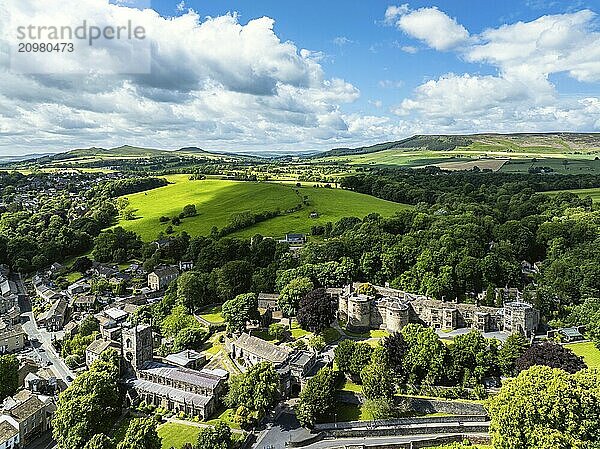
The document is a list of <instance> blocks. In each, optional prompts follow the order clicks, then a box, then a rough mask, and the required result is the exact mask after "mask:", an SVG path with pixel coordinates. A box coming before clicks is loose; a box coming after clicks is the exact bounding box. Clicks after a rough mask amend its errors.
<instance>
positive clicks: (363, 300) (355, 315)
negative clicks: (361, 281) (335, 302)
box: [347, 295, 373, 332]
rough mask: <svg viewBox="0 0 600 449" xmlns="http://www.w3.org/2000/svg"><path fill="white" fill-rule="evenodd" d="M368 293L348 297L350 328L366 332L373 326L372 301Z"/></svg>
mask: <svg viewBox="0 0 600 449" xmlns="http://www.w3.org/2000/svg"><path fill="white" fill-rule="evenodd" d="M372 301H373V299H372V298H370V297H368V296H366V295H353V296H351V297H350V298H348V324H347V327H348V330H351V331H353V332H364V331H366V330H369V328H370V327H371V303H372Z"/></svg>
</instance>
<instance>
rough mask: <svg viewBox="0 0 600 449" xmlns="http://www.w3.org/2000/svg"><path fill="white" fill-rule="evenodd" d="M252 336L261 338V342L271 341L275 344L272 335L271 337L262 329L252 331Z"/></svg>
mask: <svg viewBox="0 0 600 449" xmlns="http://www.w3.org/2000/svg"><path fill="white" fill-rule="evenodd" d="M250 334H251V335H253V336H255V337H258V338H260V339H261V340H265V341H271V342H275V341H276V340H275V337H273V336H272V335H269V332H267V331H264V330H260V329H252V330H251V331H250Z"/></svg>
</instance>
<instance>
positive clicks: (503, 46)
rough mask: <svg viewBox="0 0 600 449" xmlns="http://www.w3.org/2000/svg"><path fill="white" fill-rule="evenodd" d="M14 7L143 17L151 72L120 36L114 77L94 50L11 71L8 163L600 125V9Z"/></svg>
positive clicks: (108, 56) (543, 5)
mask: <svg viewBox="0 0 600 449" xmlns="http://www.w3.org/2000/svg"><path fill="white" fill-rule="evenodd" d="M8 1H9V2H13V4H14V6H12V8H13V9H12V10H10V11H9V12H12V13H13V14H12V15H13V16H14V17H13V19H11V20H12V22H15V23H19V22H18V17H19V15H18V14H17V12H20V13H23V17H25V16H27V17H29V16H33V15H37V16H39V17H42V18H45V17H50V15H51V14H52V17H53V19H52V20H55V21H58V20H59V19H58V18H57V16H56V11H57V10H60V12H61V14H63V15H64V18H63V19H61V20H65V21H69V20H71V21H74V20H81V19H82V18H86V20H88V21H89V22H90V23H91V22H94V21H97V22H99V23H111V22H110V21H111V20H112V21H114V20H117V19H116V18H117V17H119V18H122V17H125V16H126V17H131V18H132V20H134V21H135V22H136V23H143V24H144V26H146V28H147V29H148V30H149V33H148V34H149V39H148V40H147V41H146V43H150V42H151V44H152V63H151V70H150V73H148V74H137V75H135V74H127V73H120V72H119V70H118V67H119V63H120V62H123V61H122V60H120V59H119V58H120V57H121V56H120V53H119V52H118V50H119V48H118V47H116V46H114V45H113V43H111V46H110V47H108V48H110V51H109V52H104V53H102V54H100V53H98V54H95V55H94V57H93V59H94V61H101V65H102V66H103V67H107V66H108V67H111V68H116V69H115V73H109V74H99V73H96V72H97V71H96V70H95V69H92V68H91V66H90V65H89V64H90V61H91V58H88V59H86V58H84V57H83V56H82V55H81V54H74V55H72V57H73V58H75V59H74V60H73V61H68V64H67V63H61V64H54V66H52V65H50V67H57V66H60V67H62V68H64V67H66V66H68V67H71V65H75V66H77V67H78V72H77V73H76V74H69V73H48V74H39V73H38V74H36V75H29V74H27V73H15V71H14V70H11V66H10V65H9V66H8V67H4V68H2V66H1V65H0V81H3V83H2V85H3V86H4V87H3V88H1V87H0V153H4V154H7V153H15V152H23V151H29V152H33V151H58V150H62V149H68V148H72V147H86V146H92V145H94V146H105V147H108V146H113V145H120V144H124V143H127V144H132V145H140V146H153V147H163V148H178V147H182V146H188V145H197V146H201V147H203V148H207V149H215V150H221V151H261V150H269V151H282V152H295V151H308V150H325V149H329V148H333V147H339V146H358V145H364V144H371V143H375V142H379V141H386V140H394V139H400V138H403V137H407V136H410V135H412V134H416V133H472V132H487V131H495V132H525V131H590V132H591V131H596V132H598V131H600V19H599V17H598V14H600V2H599V1H589V0H588V1H586V0H578V1H541V0H528V1H522V0H521V1H482V2H473V1H468V0H453V1H435V2H431V1H414V2H409V3H402V2H390V1H379V0H369V1H365V0H362V1H360V0H346V1H318V2H317V1H304V2H293V3H292V2H285V1H284V2H282V1H272V0H268V1H267V0H254V1H225V0H211V1H210V2H207V1H201V0H186V1H184V2H179V1H172V0H154V1H153V2H152V3H151V8H152V9H153V10H154V11H155V12H156V13H158V14H155V13H153V12H151V11H147V10H146V11H140V10H137V9H133V8H127V7H126V6H124V5H127V1H125V0H122V1H120V0H114V1H115V2H118V3H117V4H112V5H108V4H107V2H106V0H84V1H80V2H76V1H75V0H63V1H62V2H58V0H49V1H48V2H41V4H40V5H36V6H35V7H37V8H39V9H38V10H36V11H31V9H29V10H27V11H24V10H22V7H21V6H20V5H21V3H22V2H21V3H19V2H18V0H8ZM111 1H112V0H111ZM136 1H137V0H136ZM142 1H143V0H142ZM69 2H71V3H73V6H74V7H73V10H74V11H77V13H67V12H66V11H67V10H68V8H67V7H66V6H65V5H66V4H68V3H69ZM38 3H40V2H38ZM75 5H76V6H75ZM29 8H32V6H31V5H29ZM53 8H54V9H53ZM33 13H35V14H33ZM69 14H70V15H69ZM119 20H121V19H119ZM1 25H2V23H0V26H1ZM7 29H8V28H7ZM0 40H1V39H0ZM111 52H112V53H111ZM76 53H77V52H76ZM137 53H140V54H141V53H142V52H141V51H139V52H137ZM0 55H1V53H0ZM68 57H71V55H68ZM77 58H79V59H77ZM0 61H1V60H0ZM128 62H129V63H131V60H130V61H128ZM32 64H33V63H32ZM39 64H40V62H39V61H38V62H37V67H39ZM86 64H88V65H86ZM13 68H14V67H13ZM86 72H87V73H86ZM90 80H93V82H92V81H90ZM21 89H24V91H23V92H21ZM111 105H113V106H111Z"/></svg>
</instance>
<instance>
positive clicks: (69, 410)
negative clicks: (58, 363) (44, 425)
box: [52, 354, 121, 449]
mask: <svg viewBox="0 0 600 449" xmlns="http://www.w3.org/2000/svg"><path fill="white" fill-rule="evenodd" d="M107 360H113V361H114V360H115V359H114V358H113V357H111V356H110V354H108V355H107V358H106V359H101V360H97V361H96V362H98V363H96V362H94V363H93V364H92V366H91V367H90V370H89V371H86V372H84V373H82V374H81V375H79V376H77V377H76V378H75V380H74V381H73V383H72V384H71V385H70V386H69V387H68V388H67V389H66V390H65V391H64V392H62V393H61V394H60V396H59V399H58V404H57V407H56V412H55V414H54V418H53V419H52V435H53V437H54V439H55V440H56V442H57V444H58V446H59V447H60V448H61V449H81V448H83V447H84V446H85V444H86V443H87V442H88V440H89V439H90V438H92V437H93V436H94V435H96V434H98V433H104V434H106V433H108V431H109V430H110V428H111V426H112V424H113V423H114V420H115V418H116V417H117V416H118V413H119V411H120V403H121V401H120V398H119V394H118V389H117V381H118V373H119V368H118V366H113V367H112V368H111V369H108V370H107V369H106V367H107V365H106V363H107ZM117 360H118V358H117Z"/></svg>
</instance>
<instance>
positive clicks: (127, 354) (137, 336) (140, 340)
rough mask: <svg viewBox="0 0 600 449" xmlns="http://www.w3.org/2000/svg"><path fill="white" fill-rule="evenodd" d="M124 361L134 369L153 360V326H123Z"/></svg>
mask: <svg viewBox="0 0 600 449" xmlns="http://www.w3.org/2000/svg"><path fill="white" fill-rule="evenodd" d="M122 348H123V349H122V351H123V361H124V362H125V365H126V366H127V367H128V369H130V368H133V370H134V371H136V370H137V369H139V368H141V367H142V366H143V365H144V363H146V362H151V361H152V327H150V326H148V325H147V324H138V325H137V326H130V327H123V331H122Z"/></svg>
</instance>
